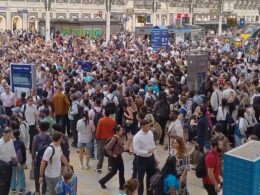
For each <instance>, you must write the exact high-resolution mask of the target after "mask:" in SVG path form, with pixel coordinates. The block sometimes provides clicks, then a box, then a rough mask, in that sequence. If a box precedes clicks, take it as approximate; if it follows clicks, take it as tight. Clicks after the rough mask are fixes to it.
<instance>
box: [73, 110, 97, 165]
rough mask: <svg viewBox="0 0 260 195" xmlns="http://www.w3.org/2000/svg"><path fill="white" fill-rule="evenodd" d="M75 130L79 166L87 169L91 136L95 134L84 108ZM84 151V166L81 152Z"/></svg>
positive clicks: (91, 144) (92, 124) (92, 123)
mask: <svg viewBox="0 0 260 195" xmlns="http://www.w3.org/2000/svg"><path fill="white" fill-rule="evenodd" d="M77 131H78V148H79V160H80V168H81V169H84V168H86V169H87V170H88V169H90V166H89V159H90V151H91V149H92V147H94V146H93V142H92V140H93V138H94V134H95V126H94V122H93V121H92V120H89V114H88V111H87V110H86V111H85V113H84V116H83V118H82V119H80V120H79V121H78V122H77ZM84 151H85V152H86V164H85V165H86V166H85V167H84V165H83V153H84Z"/></svg>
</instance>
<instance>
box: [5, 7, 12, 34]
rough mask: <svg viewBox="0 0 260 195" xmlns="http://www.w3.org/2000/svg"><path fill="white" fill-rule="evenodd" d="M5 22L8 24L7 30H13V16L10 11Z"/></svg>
mask: <svg viewBox="0 0 260 195" xmlns="http://www.w3.org/2000/svg"><path fill="white" fill-rule="evenodd" d="M5 22H6V29H7V30H12V16H11V11H10V10H7V12H6V19H5Z"/></svg>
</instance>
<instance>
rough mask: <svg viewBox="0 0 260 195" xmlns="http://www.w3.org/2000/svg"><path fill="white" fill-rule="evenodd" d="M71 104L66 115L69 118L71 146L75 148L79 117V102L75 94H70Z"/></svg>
mask: <svg viewBox="0 0 260 195" xmlns="http://www.w3.org/2000/svg"><path fill="white" fill-rule="evenodd" d="M71 99H72V104H71V107H70V109H69V113H68V117H69V119H70V130H71V131H70V132H71V133H72V137H73V142H72V144H71V146H72V147H74V148H76V147H77V143H78V133H77V122H78V119H79V102H78V100H77V99H78V97H77V95H75V94H74V95H72V96H71Z"/></svg>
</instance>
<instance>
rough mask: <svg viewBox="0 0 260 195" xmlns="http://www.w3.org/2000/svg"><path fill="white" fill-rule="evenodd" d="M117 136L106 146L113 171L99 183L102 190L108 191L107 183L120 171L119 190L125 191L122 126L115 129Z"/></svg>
mask: <svg viewBox="0 0 260 195" xmlns="http://www.w3.org/2000/svg"><path fill="white" fill-rule="evenodd" d="M114 133H115V135H114V136H113V137H112V138H111V140H110V141H109V142H108V143H107V145H106V146H105V150H106V151H107V153H108V155H109V156H110V157H111V166H112V169H111V170H110V171H109V173H108V174H107V175H106V176H104V177H103V178H102V179H100V180H99V183H100V185H101V187H102V188H104V189H106V185H105V184H106V183H107V182H108V181H109V180H110V179H111V178H112V177H114V176H115V174H116V173H117V171H119V190H122V191H123V190H124V185H125V176H124V169H125V168H124V162H123V158H122V153H123V151H124V147H123V143H122V141H121V138H122V137H123V133H124V131H123V129H122V127H121V126H120V125H117V126H115V127H114Z"/></svg>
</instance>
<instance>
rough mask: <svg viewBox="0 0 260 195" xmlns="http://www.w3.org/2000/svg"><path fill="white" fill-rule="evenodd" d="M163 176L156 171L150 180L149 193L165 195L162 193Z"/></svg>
mask: <svg viewBox="0 0 260 195" xmlns="http://www.w3.org/2000/svg"><path fill="white" fill-rule="evenodd" d="M163 181H164V176H163V174H162V172H161V171H160V170H159V169H158V170H157V172H156V173H155V174H154V175H153V176H152V177H151V178H150V186H149V189H148V190H149V192H151V193H152V194H154V195H165V193H164V191H163Z"/></svg>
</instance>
